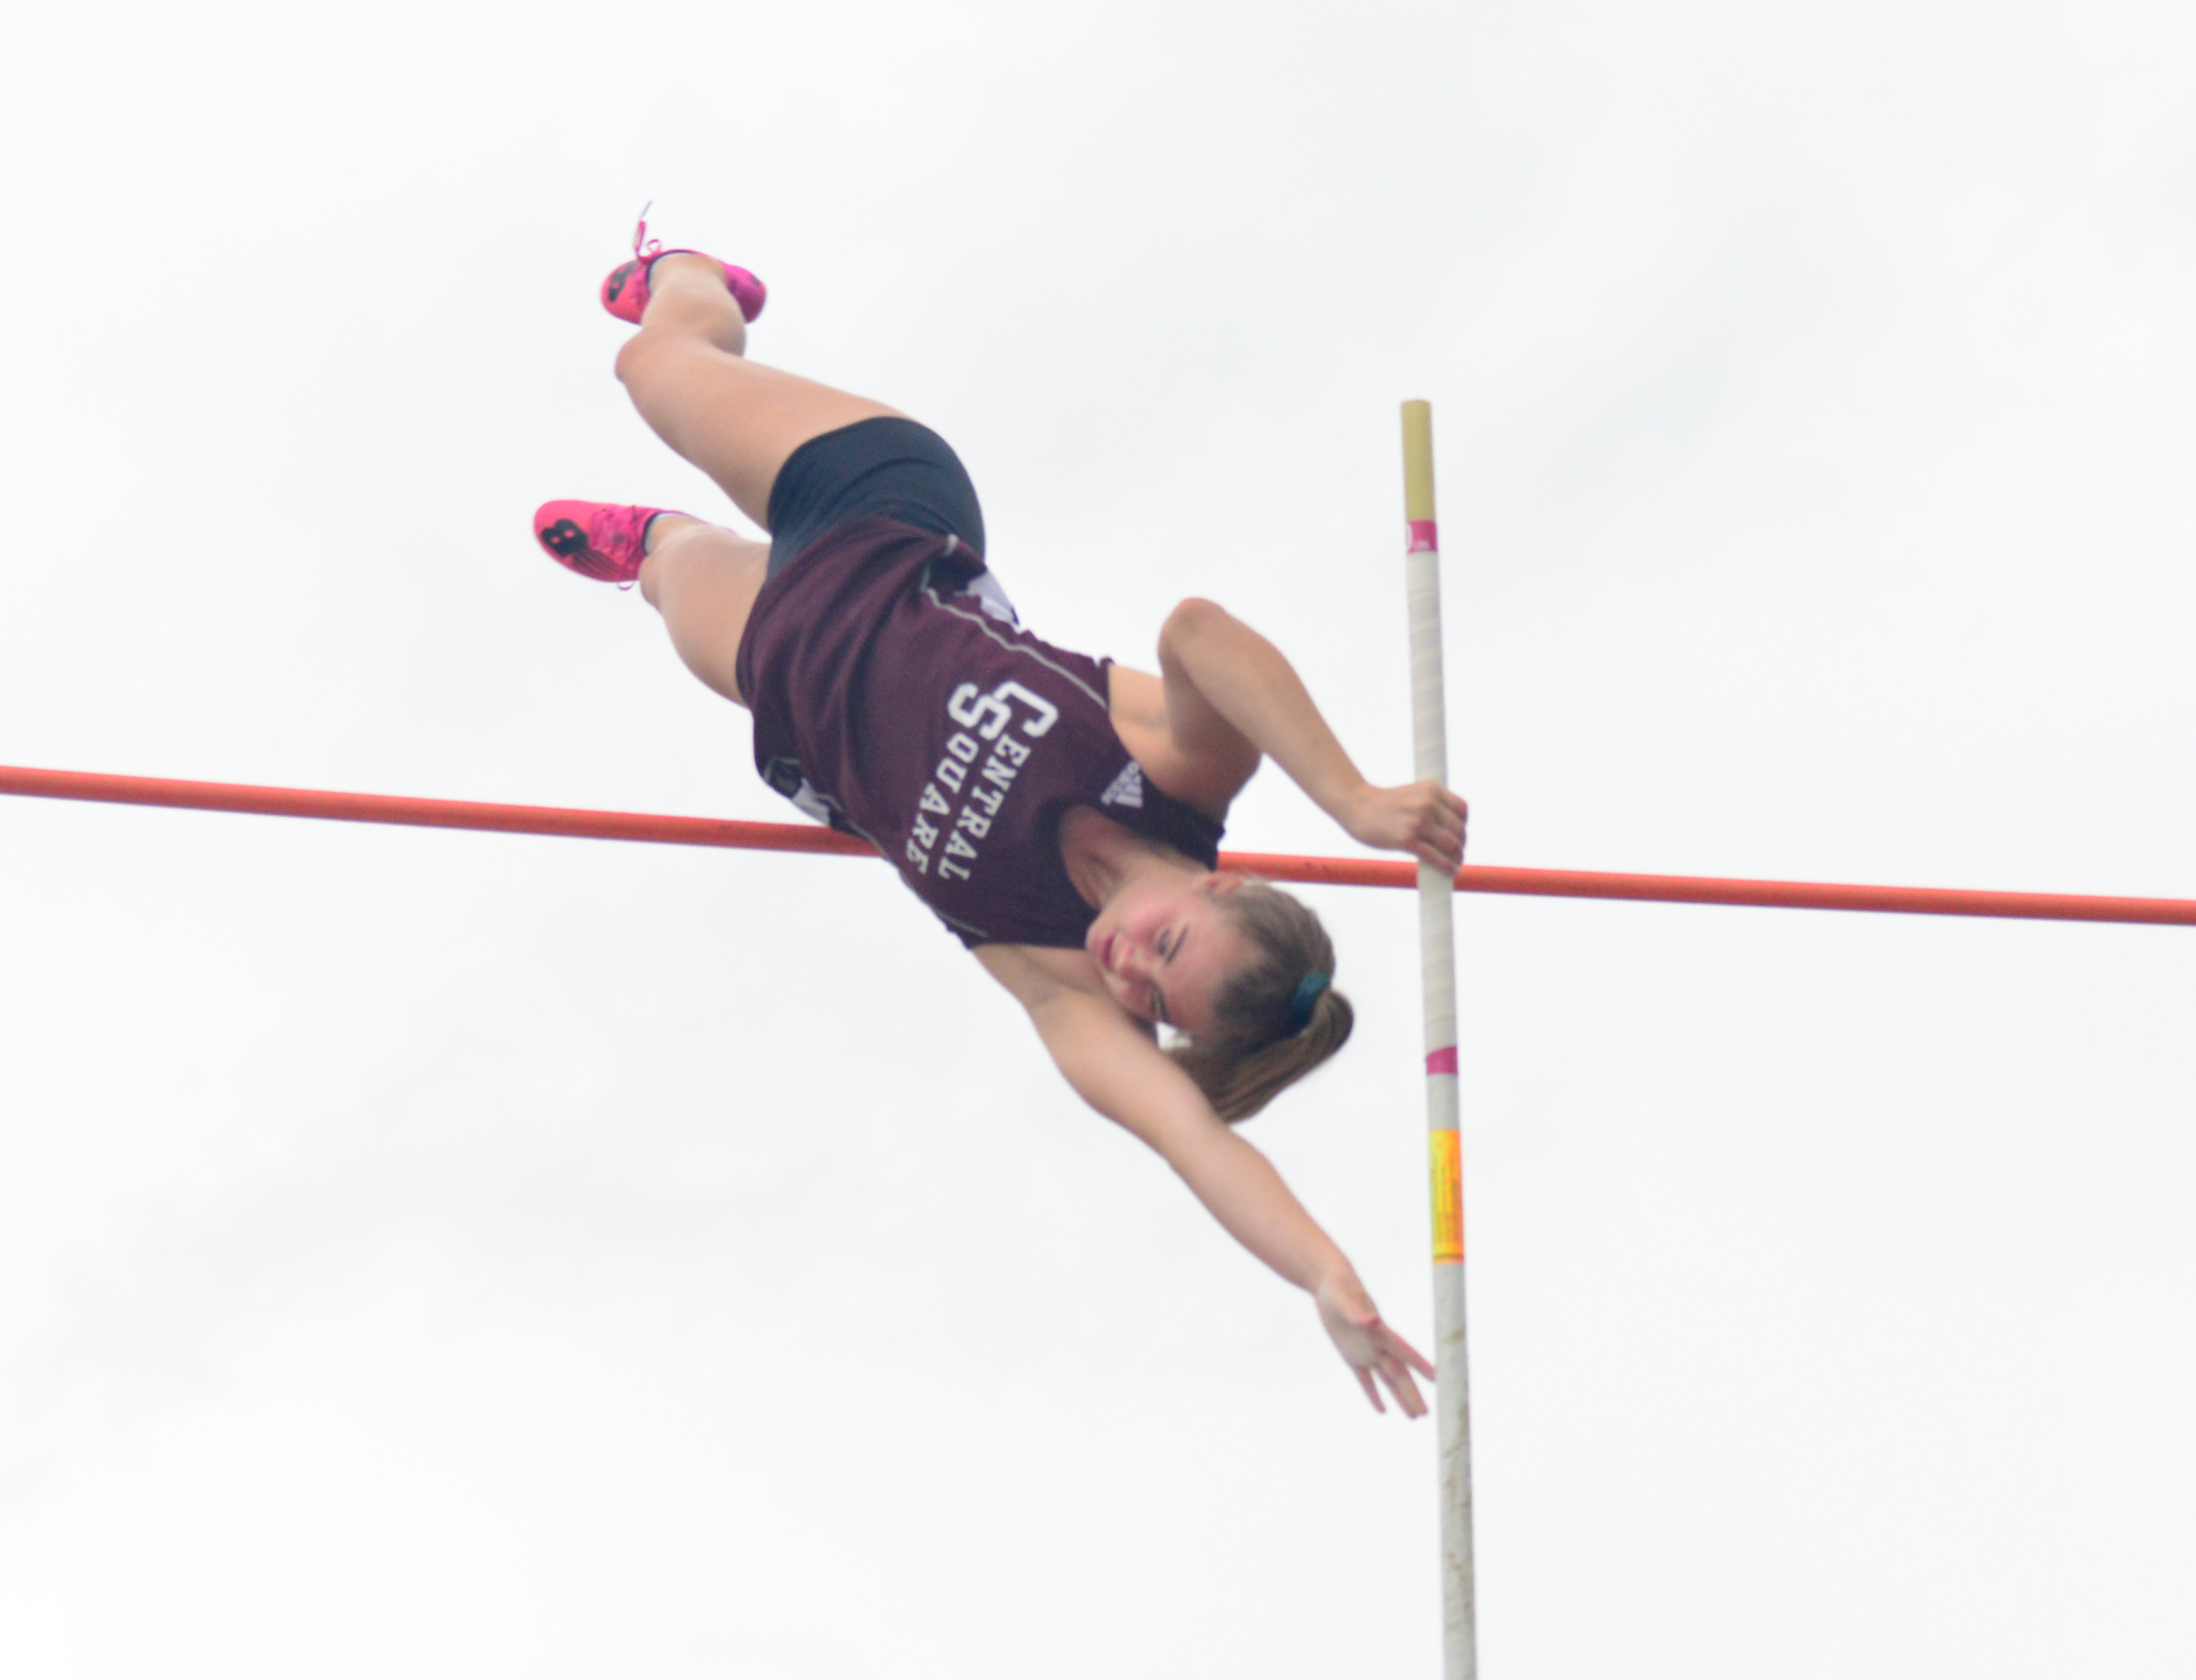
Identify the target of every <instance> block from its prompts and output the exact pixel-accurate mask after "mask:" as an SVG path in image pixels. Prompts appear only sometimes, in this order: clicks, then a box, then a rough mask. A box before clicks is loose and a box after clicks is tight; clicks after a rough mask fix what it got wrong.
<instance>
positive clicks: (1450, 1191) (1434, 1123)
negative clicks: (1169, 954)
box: [1403, 402, 1479, 1680]
mask: <svg viewBox="0 0 2196 1680" xmlns="http://www.w3.org/2000/svg"><path fill="white" fill-rule="evenodd" d="M1403 516H1404V518H1405V521H1406V522H1407V527H1408V530H1409V536H1410V546H1409V550H1408V554H1407V559H1406V562H1405V580H1406V582H1407V586H1408V589H1409V594H1410V606H1411V735H1412V742H1413V748H1414V755H1415V760H1416V774H1417V776H1418V778H1419V780H1420V781H1422V782H1425V781H1432V782H1440V783H1442V786H1444V787H1446V786H1448V701H1447V696H1446V692H1445V688H1444V684H1443V682H1442V621H1441V541H1440V537H1439V534H1438V532H1437V531H1436V526H1435V522H1434V463H1433V410H1432V409H1431V408H1430V407H1429V406H1428V405H1427V404H1425V403H1424V402H1407V403H1405V404H1404V405H1403ZM1455 892H1456V888H1455V882H1454V880H1453V879H1452V878H1451V877H1450V875H1448V872H1447V871H1446V870H1443V869H1435V868H1433V867H1431V866H1430V865H1429V864H1425V863H1421V864H1419V966H1420V969H1421V973H1422V974H1423V978H1424V981H1425V1015H1426V1139H1427V1143H1428V1146H1429V1147H1428V1151H1427V1155H1428V1161H1429V1165H1430V1172H1431V1178H1432V1187H1433V1232H1434V1245H1433V1246H1434V1254H1433V1260H1434V1368H1435V1370H1436V1372H1438V1373H1439V1374H1438V1375H1437V1376H1436V1378H1435V1383H1434V1391H1435V1392H1434V1414H1435V1417H1436V1419H1437V1421H1438V1422H1439V1423H1440V1428H1441V1435H1440V1452H1441V1540H1442V1560H1441V1580H1442V1676H1443V1680H1477V1674H1478V1672H1479V1639H1478V1614H1477V1604H1476V1602H1475V1594H1474V1590H1473V1581H1472V1556H1471V1374H1470V1366H1469V1363H1468V1361H1467V1360H1466V1357H1465V1335H1464V1152H1463V1149H1462V1147H1461V1141H1462V1138H1461V1134H1460V1133H1459V1130H1458V1129H1457V1091H1456V936H1455V932H1454V923H1453V917H1452V914H1451V913H1452V909H1453V904H1454V900H1455Z"/></svg>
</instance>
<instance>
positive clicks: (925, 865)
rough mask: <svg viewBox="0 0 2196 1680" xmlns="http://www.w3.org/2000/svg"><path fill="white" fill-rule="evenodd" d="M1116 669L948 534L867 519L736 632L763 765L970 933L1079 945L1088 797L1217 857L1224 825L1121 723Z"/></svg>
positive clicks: (1089, 913)
mask: <svg viewBox="0 0 2196 1680" xmlns="http://www.w3.org/2000/svg"><path fill="white" fill-rule="evenodd" d="M1108 662H1109V661H1101V660H1095V659H1092V658H1089V656H1087V655H1084V654H1078V653H1069V652H1067V651H1066V649H1060V648H1055V647H1054V646H1052V645H1051V644H1049V643H1047V642H1043V641H1041V640H1039V639H1038V638H1037V637H1035V636H1032V635H1031V634H1030V633H1029V632H1027V631H1026V630H1024V629H1022V628H1021V627H1020V626H1019V625H1018V624H1017V623H1016V622H1015V621H1014V615H1013V609H1011V608H1010V607H1008V605H1007V604H1006V602H1005V598H1004V596H1003V595H1002V594H1001V593H999V592H998V590H997V586H996V584H994V583H993V582H992V580H991V576H990V574H988V573H987V572H985V570H984V569H983V562H982V560H981V559H980V558H979V557H975V556H974V555H972V554H970V553H969V552H968V550H967V549H966V548H965V547H964V546H962V545H961V544H960V543H959V541H958V540H956V539H955V538H952V537H941V536H935V535H933V534H931V533H930V532H928V531H920V530H917V529H916V528H914V527H912V526H909V525H903V524H901V523H899V522H898V521H896V520H892V519H885V518H868V519H863V520H859V521H857V522H854V523H853V524H851V525H847V526H846V527H843V528H841V529H839V530H837V531H834V532H833V533H831V534H829V536H826V537H824V538H823V539H821V540H818V542H816V543H815V544H814V545H813V546H812V547H811V548H809V549H808V551H806V552H805V553H804V554H802V556H801V557H800V560H799V562H798V563H795V564H794V565H792V566H790V567H789V568H787V569H785V570H784V571H783V572H780V573H779V574H777V576H776V577H774V578H772V579H771V580H770V581H769V582H768V583H766V584H765V585H764V586H763V589H762V592H761V594H760V596H758V597H757V598H756V600H755V604H754V612H753V614H752V615H750V616H749V618H748V628H747V634H746V636H745V637H744V638H743V639H742V641H741V643H740V652H739V665H738V678H739V684H740V692H741V693H742V694H743V695H746V696H748V702H749V705H750V707H752V709H753V711H754V759H755V768H756V769H757V770H758V771H760V772H761V773H762V777H763V780H764V781H766V782H768V783H770V785H771V787H773V788H776V789H777V791H778V792H779V793H781V794H784V795H785V796H786V797H787V798H788V799H789V800H792V801H793V802H794V803H795V805H798V806H800V808H801V809H802V810H803V811H806V812H807V814H808V815H810V816H811V817H816V818H817V819H818V820H819V821H822V822H826V823H829V824H830V825H831V826H832V827H833V828H839V829H841V830H843V831H845V832H846V833H848V834H858V835H860V836H861V837H862V838H863V839H864V840H868V841H870V843H871V844H872V845H874V846H876V848H877V850H878V851H880V852H882V853H883V854H884V855H885V857H887V859H888V860H890V861H891V862H892V863H893V864H894V865H896V866H897V867H898V869H899V873H900V877H901V879H902V880H905V881H906V882H907V884H908V885H909V886H910V887H912V888H914V889H915V893H916V897H917V898H921V899H922V901H923V903H925V904H928V905H929V906H930V908H931V909H933V910H934V911H936V912H937V914H938V916H939V920H941V921H944V922H945V925H946V926H947V927H950V928H951V929H952V930H953V932H956V934H958V935H959V936H960V938H961V941H962V944H967V945H971V946H974V945H980V944H992V943H1000V944H1018V945H1080V944H1082V943H1083V938H1084V934H1085V933H1086V932H1088V931H1089V927H1090V923H1091V921H1092V920H1093V918H1094V917H1095V915H1096V912H1095V911H1094V910H1093V909H1091V908H1090V907H1089V905H1088V904H1084V901H1083V898H1082V895H1081V894H1079V893H1078V892H1076V890H1075V887H1074V886H1073V884H1072V882H1071V881H1070V880H1068V876H1067V869H1066V865H1065V864H1064V863H1061V861H1060V819H1061V818H1062V817H1065V816H1066V813H1067V812H1068V811H1070V810H1071V809H1072V808H1073V807H1074V806H1076V805H1091V806H1093V807H1095V808H1096V809H1097V810H1098V811H1101V812H1102V813H1103V814H1104V815H1106V816H1107V817H1112V819H1113V820H1114V821H1115V822H1117V823H1122V824H1123V825H1124V826H1125V827H1127V828H1131V829H1133V830H1135V831H1136V833H1138V834H1142V835H1144V836H1146V837H1147V838H1149V839H1152V840H1159V841H1161V842H1163V843H1164V844H1165V845H1168V846H1172V847H1174V848H1175V849H1176V851H1178V852H1182V853H1184V854H1185V855H1186V856H1188V857H1193V858H1195V859H1196V860H1197V861H1198V862H1199V863H1202V864H1204V865H1205V867H1206V868H1208V869H1210V868H1211V867H1213V866H1214V864H1215V863H1216V862H1217V860H1218V857H1219V844H1220V834H1221V825H1220V824H1219V823H1216V822H1214V821H1213V820H1212V819H1211V817H1206V816H1205V815H1204V814H1203V813H1202V812H1199V811H1194V810H1192V809H1191V808H1190V807H1189V806H1188V805H1184V804H1182V802H1181V801H1180V800H1175V799H1171V798H1170V797H1168V795H1166V794H1163V793H1161V792H1160V791H1159V789H1158V788H1155V787H1153V785H1152V784H1151V783H1150V782H1147V780H1146V779H1145V778H1144V776H1143V773H1142V771H1141V769H1140V767H1139V766H1138V765H1137V764H1136V760H1135V759H1132V758H1131V757H1130V755H1129V751H1128V748H1125V747H1124V746H1123V745H1122V744H1121V739H1120V737H1119V736H1118V735H1116V734H1115V733H1114V732H1113V724H1112V716H1111V713H1110V710H1109V708H1108V707H1107V684H1106V667H1107V663H1108Z"/></svg>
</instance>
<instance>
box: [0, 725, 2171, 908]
mask: <svg viewBox="0 0 2196 1680" xmlns="http://www.w3.org/2000/svg"><path fill="white" fill-rule="evenodd" d="M0 794H25V795H27V796H29V797H32V798H34V799H46V800H96V801H99V802H101V803H104V804H108V805H167V806H170V807H173V808H176V809H180V810H185V811H243V812H247V813H250V814H252V815H255V816H260V817H321V818H325V819H327V820H330V821H333V822H338V823H396V824H400V825H402V826H406V827H410V828H481V829H486V830H488V831H490V832H494V833H498V834H563V835H566V836H568V837H571V838H575V839H581V840H646V841H651V842H653V843H655V844H656V845H659V846H731V847H737V848H740V849H743V850H746V851H753V852H829V853H831V854H833V855H835V856H839V857H876V848H874V847H873V846H870V845H869V844H868V843H867V842H866V841H864V840H856V839H854V838H853V837H852V836H851V835H848V834H835V833H833V832H832V831H831V830H830V829H829V828H817V827H813V826H811V825H809V824H806V823H735V822H731V821H729V820H727V819H725V818H722V817H650V816H644V815H640V814H638V813H635V812H632V811H570V810H565V809H563V808H560V807H558V806H553V805H481V804H477V803H474V802H471V801H469V800H415V799H404V798H400V797H396V796H394V795H391V794H331V793H323V792H320V791H318V790H316V789H312V788H254V787H245V786H240V785H237V784H235V783H232V782H175V781H168V780H165V779H162V778H159V777H156V776H96V775H91V774H88V773H86V772H84V771H69V770H24V769H17V768H14V767H12V766H8V765H0ZM1220 861H1221V863H1222V865H1223V866H1225V867H1227V868H1230V869H1247V870H1249V871H1251V873H1252V874H1254V875H1263V876H1265V877H1266V878H1267V879H1268V880H1286V881H1295V882H1300V883H1303V884H1304V885H1306V886H1417V885H1418V878H1419V877H1418V866H1417V865H1416V864H1415V863H1404V862H1401V860H1397V859H1390V858H1378V857H1293V856H1288V855H1284V854H1281V853H1275V852H1222V853H1221V854H1220ZM1456 885H1457V890H1458V891H1459V892H1505V893H1514V894H1523V895H1525V896H1527V897H1530V898H1628V899H1638V900H1646V901H1650V902H1655V903H1661V904H1753V905H1760V906H1763V907H1766V908H1770V909H1794V910H1880V911H1889V912H1892V913H1894V914H1900V915H1973V916H2004V917H2011V918H2014V919H2018V920H2023V921H2141V922H2156V923H2171V924H2177V925H2179V926H2182V927H2196V900H2190V899H2186V898H2100V897H2096V896H2094V895H2091V894H2087V893H2073V892H1969V891H1965V890H1962V889H1960V888H1956V887H1939V886H1839V885H1835V884H1833V883H1829V882H1823V881H1800V880H1721V879H1719V878H1716V877H1713V876H1705V875H1609V874H1604V873H1601V872H1598V871H1594V870H1587V869H1506V868H1502V867H1499V866H1494V865H1490V864H1486V863H1467V864H1465V866H1464V868H1463V869H1459V871H1457V877H1456Z"/></svg>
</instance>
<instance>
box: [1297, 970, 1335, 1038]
mask: <svg viewBox="0 0 2196 1680" xmlns="http://www.w3.org/2000/svg"><path fill="white" fill-rule="evenodd" d="M1333 979H1334V977H1333V976H1332V974H1322V973H1320V972H1319V970H1318V969H1316V968H1315V969H1313V970H1312V971H1311V973H1309V974H1307V975H1305V976H1304V977H1303V979H1301V980H1298V981H1297V990H1296V996H1293V997H1292V998H1291V999H1290V1000H1289V1031H1291V1032H1302V1031H1303V1030H1304V1029H1305V1028H1306V1027H1308V1026H1309V1025H1311V1012H1312V1006H1313V1005H1314V1004H1315V1003H1317V1002H1319V995H1320V993H1321V992H1323V991H1325V990H1326V989H1327V987H1328V985H1329V984H1332V981H1333Z"/></svg>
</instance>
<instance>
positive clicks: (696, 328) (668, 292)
mask: <svg viewBox="0 0 2196 1680" xmlns="http://www.w3.org/2000/svg"><path fill="white" fill-rule="evenodd" d="M648 285H649V300H648V308H647V309H646V310H645V312H644V313H643V315H641V318H640V331H639V332H638V333H636V334H635V335H634V336H633V338H630V339H628V340H627V341H626V344H625V348H624V349H621V350H620V351H619V352H618V359H617V373H618V378H621V379H622V380H623V381H624V382H625V386H626V390H627V391H628V392H629V393H630V394H631V395H632V397H633V406H634V407H637V408H639V410H640V413H641V418H642V419H644V420H646V421H647V422H648V424H650V426H651V427H653V428H654V429H655V431H656V436H658V437H660V438H662V440H663V441H664V442H666V443H667V444H669V445H670V446H671V447H673V449H675V450H676V451H678V453H679V454H681V455H683V456H685V458H686V459H688V460H690V461H691V462H692V463H693V464H694V465H696V466H697V467H699V468H701V469H702V471H704V472H706V473H708V475H709V476H710V477H711V478H713V479H714V480H715V481H716V482H717V486H718V488H719V489H721V490H723V491H724V493H725V494H726V495H728V496H730V497H731V499H732V502H733V505H735V506H737V508H738V509H739V510H740V511H741V512H743V513H744V514H745V515H747V517H748V518H750V519H752V520H754V522H755V523H756V524H758V525H760V526H762V527H763V528H766V529H767V528H769V524H770V490H771V485H773V484H774V483H776V482H777V470H778V469H779V468H780V467H782V466H783V465H785V460H786V457H787V456H789V455H790V454H792V453H793V452H794V451H795V449H798V448H799V447H800V446H801V445H802V444H804V443H806V442H808V440H809V439H810V438H812V437H820V436H823V435H824V433H825V432H827V431H836V430H839V428H840V427H841V426H850V425H852V424H854V423H855V422H856V421H857V420H867V419H875V418H876V417H877V416H879V415H887V414H893V413H897V411H896V410H894V409H891V408H887V407H885V405H884V404H883V403H881V402H871V401H869V400H868V399H867V398H866V397H858V396H849V395H847V393H846V392H844V391H838V390H832V389H831V387H830V386H829V385H819V384H817V383H816V382H815V381H814V380H812V379H803V378H800V377H799V376H798V375H796V374H792V373H787V372H781V371H780V370H778V369H777V368H775V367H758V366H756V365H755V364H754V362H751V361H748V360H747V359H746V357H745V355H743V351H744V350H745V349H746V347H747V322H746V320H744V318H743V317H742V315H741V314H740V307H739V305H738V304H737V303H734V302H733V301H732V294H731V292H729V291H728V290H726V289H725V271H724V268H723V267H722V265H720V264H719V263H716V262H715V261H714V260H713V259H712V258H709V257H701V256H695V255H688V254H680V255H678V256H673V257H659V258H657V259H656V265H655V267H654V268H653V269H652V270H651V271H650V274H649V277H648ZM735 540H737V539H735ZM650 599H654V597H653V596H651V597H650ZM666 616H668V614H667V615H666ZM743 619H744V615H743ZM673 639H674V640H676V639H677V632H676V631H675V630H674V631H673ZM681 651H682V652H683V651H684V649H681ZM689 662H690V663H691V661H689ZM703 680H704V681H705V682H706V681H708V678H703ZM712 686H714V684H712Z"/></svg>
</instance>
